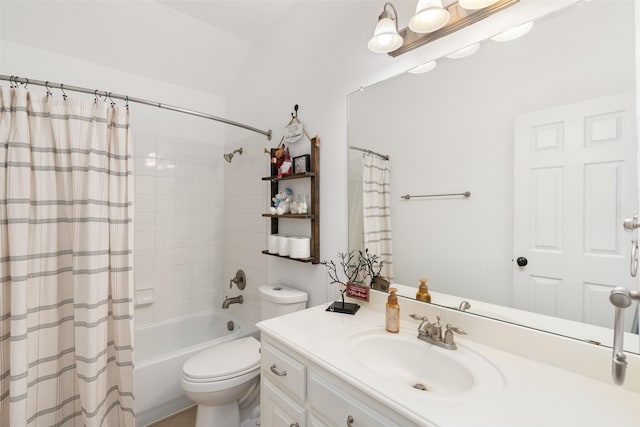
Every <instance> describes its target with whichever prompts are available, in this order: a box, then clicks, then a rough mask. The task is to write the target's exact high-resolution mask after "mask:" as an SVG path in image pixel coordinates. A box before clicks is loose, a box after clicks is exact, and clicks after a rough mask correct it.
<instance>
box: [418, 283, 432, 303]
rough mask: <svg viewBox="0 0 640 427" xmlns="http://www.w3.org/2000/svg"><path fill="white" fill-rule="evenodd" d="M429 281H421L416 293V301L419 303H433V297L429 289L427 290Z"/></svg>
mask: <svg viewBox="0 0 640 427" xmlns="http://www.w3.org/2000/svg"><path fill="white" fill-rule="evenodd" d="M427 280H429V279H424V278H423V279H420V287H419V288H418V292H417V293H416V299H417V300H418V301H423V302H431V295H430V294H429V288H427Z"/></svg>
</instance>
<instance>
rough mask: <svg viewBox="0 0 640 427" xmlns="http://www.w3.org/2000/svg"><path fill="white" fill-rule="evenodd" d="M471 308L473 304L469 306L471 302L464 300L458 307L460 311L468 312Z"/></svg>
mask: <svg viewBox="0 0 640 427" xmlns="http://www.w3.org/2000/svg"><path fill="white" fill-rule="evenodd" d="M470 308H471V304H469V301H467V300H464V301H462V302H461V303H460V305H459V306H458V310H460V311H467V310H469V309H470Z"/></svg>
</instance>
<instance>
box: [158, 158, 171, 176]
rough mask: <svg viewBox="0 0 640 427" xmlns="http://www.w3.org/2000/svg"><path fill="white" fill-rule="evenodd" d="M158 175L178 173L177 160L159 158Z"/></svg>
mask: <svg viewBox="0 0 640 427" xmlns="http://www.w3.org/2000/svg"><path fill="white" fill-rule="evenodd" d="M156 170H157V173H156V175H157V176H165V177H168V176H170V177H173V176H175V174H176V161H175V160H158V164H157V169H156Z"/></svg>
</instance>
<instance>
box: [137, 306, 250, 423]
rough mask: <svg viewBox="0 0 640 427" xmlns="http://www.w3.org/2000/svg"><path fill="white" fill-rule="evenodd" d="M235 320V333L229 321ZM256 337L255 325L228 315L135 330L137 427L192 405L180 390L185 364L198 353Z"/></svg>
mask: <svg viewBox="0 0 640 427" xmlns="http://www.w3.org/2000/svg"><path fill="white" fill-rule="evenodd" d="M229 321H233V323H234V329H233V331H228V330H227V322H229ZM248 335H253V336H255V337H256V338H259V333H258V330H257V328H256V327H255V326H254V325H251V324H247V323H246V322H244V321H241V320H238V319H236V318H234V317H232V316H231V315H229V314H228V313H226V312H220V311H213V312H205V313H197V314H194V315H191V316H188V317H181V318H177V319H172V320H170V321H168V322H163V323H156V324H153V325H150V326H145V327H142V328H140V329H137V330H136V331H135V382H136V383H135V393H136V426H138V427H142V426H145V425H147V424H149V423H152V422H154V421H157V420H159V419H161V418H164V417H166V416H168V415H171V414H172V413H174V412H177V411H180V410H182V409H185V408H187V407H189V406H192V405H193V403H192V402H191V401H190V400H189V399H187V397H186V396H185V395H184V393H183V392H182V389H181V388H180V377H181V376H182V365H183V364H184V362H186V361H187V359H188V358H190V357H191V356H192V355H194V354H195V353H197V352H199V351H202V350H204V349H205V348H208V347H211V346H214V345H216V344H219V343H222V342H225V341H229V340H232V339H236V338H240V337H244V336H248Z"/></svg>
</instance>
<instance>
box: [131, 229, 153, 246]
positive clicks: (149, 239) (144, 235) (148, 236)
mask: <svg viewBox="0 0 640 427" xmlns="http://www.w3.org/2000/svg"><path fill="white" fill-rule="evenodd" d="M155 242H156V234H155V233H154V232H153V231H136V232H135V235H134V241H133V244H134V248H135V249H155V247H156V243H155Z"/></svg>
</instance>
